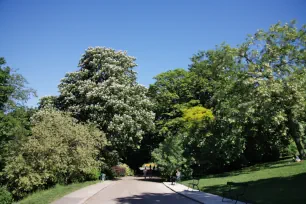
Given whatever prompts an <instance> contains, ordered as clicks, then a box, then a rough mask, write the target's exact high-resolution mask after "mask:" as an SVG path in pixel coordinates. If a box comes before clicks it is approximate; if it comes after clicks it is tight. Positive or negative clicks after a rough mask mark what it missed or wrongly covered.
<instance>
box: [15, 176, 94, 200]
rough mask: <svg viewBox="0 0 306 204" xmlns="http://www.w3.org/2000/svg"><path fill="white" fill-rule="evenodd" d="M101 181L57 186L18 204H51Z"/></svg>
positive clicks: (36, 193)
mask: <svg viewBox="0 0 306 204" xmlns="http://www.w3.org/2000/svg"><path fill="white" fill-rule="evenodd" d="M98 182H99V181H87V182H84V183H74V184H70V185H67V186H62V185H56V186H55V187H54V188H50V189H47V190H43V191H38V192H35V193H33V194H31V195H29V196H28V197H26V198H24V199H23V200H21V201H19V202H17V204H47V203H51V202H53V201H55V200H57V199H59V198H61V197H63V196H64V195H67V194H69V193H71V192H73V191H76V190H78V189H80V188H83V187H86V186H89V185H92V184H95V183H98Z"/></svg>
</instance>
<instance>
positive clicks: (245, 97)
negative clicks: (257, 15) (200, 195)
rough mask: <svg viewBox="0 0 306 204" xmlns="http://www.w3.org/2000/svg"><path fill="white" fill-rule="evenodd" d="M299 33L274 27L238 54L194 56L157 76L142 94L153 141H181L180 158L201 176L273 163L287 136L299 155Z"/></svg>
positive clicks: (224, 50) (228, 50)
mask: <svg viewBox="0 0 306 204" xmlns="http://www.w3.org/2000/svg"><path fill="white" fill-rule="evenodd" d="M305 33H306V26H303V27H301V28H299V29H298V28H296V26H295V22H291V23H290V24H285V25H281V24H280V23H278V24H276V25H272V26H271V27H270V29H269V30H268V31H263V30H259V31H258V32H256V33H255V34H254V35H253V36H250V37H249V38H248V39H247V40H246V41H245V42H244V43H243V44H242V45H240V46H238V47H237V48H232V47H230V46H229V45H226V44H221V45H220V46H217V47H216V49H215V50H208V51H201V52H199V53H197V54H196V55H194V56H193V57H192V58H191V60H192V64H191V65H190V67H189V70H188V71H186V70H183V69H176V70H171V71H168V72H165V73H162V74H159V75H158V76H157V77H156V78H155V79H156V82H155V83H154V84H153V85H151V86H150V89H149V92H150V96H151V97H152V98H153V100H154V101H155V102H156V105H155V111H156V126H157V129H158V130H159V131H158V132H157V133H156V135H157V136H155V137H159V138H160V139H159V141H162V140H163V139H164V138H167V137H168V135H177V134H182V135H184V136H183V140H182V142H183V144H184V153H183V155H184V156H185V158H188V161H192V162H191V163H189V165H192V167H193V169H194V170H195V172H196V173H200V174H203V173H204V172H207V171H225V170H230V169H235V168H240V167H242V166H244V165H250V163H256V162H264V161H273V160H277V159H279V158H280V156H281V155H283V154H284V153H285V152H288V148H287V147H288V145H289V144H290V138H292V140H293V141H294V142H295V144H296V146H297V149H298V151H299V154H300V155H301V156H303V155H304V154H305V153H304V148H305V143H306V142H305V141H306V140H305V138H306V137H305V127H306V126H305V119H306V117H305V113H306V111H305V107H306V106H305V104H306V103H305V101H306V100H305V97H306V94H305V93H306V90H305V87H306V84H305V82H306V71H305V61H306V55H305V45H306V38H305V36H306V35H305ZM205 111H210V112H211V113H209V112H206V113H208V114H209V115H210V116H209V117H207V119H208V120H205V119H204V115H205Z"/></svg>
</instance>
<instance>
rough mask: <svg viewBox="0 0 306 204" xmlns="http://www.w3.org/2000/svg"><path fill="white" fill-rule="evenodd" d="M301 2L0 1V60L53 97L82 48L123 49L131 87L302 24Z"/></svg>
mask: <svg viewBox="0 0 306 204" xmlns="http://www.w3.org/2000/svg"><path fill="white" fill-rule="evenodd" d="M305 10H306V1H304V0H286V1H285V0H256V1H251V0H214V1H212V0H211V1H208V0H184V1H183V0H151V1H149V0H137V1H136V0H125V1H124V0H108V1H104V0H99V1H98V0H97V1H92V0H86V1H85V0H27V1H25V0H0V56H1V57H4V58H5V59H6V61H7V65H8V66H10V67H11V68H13V69H15V70H17V72H18V73H20V74H22V75H23V76H24V77H25V78H26V79H27V81H28V82H29V84H28V85H27V86H29V87H31V88H34V89H35V90H36V91H37V94H38V98H31V99H30V100H29V101H28V102H27V105H28V106H36V104H37V102H38V99H39V97H43V96H48V95H58V88H57V86H58V84H59V83H60V80H61V79H62V78H63V77H64V76H65V73H67V72H73V71H76V70H78V62H79V59H80V57H81V55H82V54H83V53H84V52H85V50H86V49H87V48H88V47H95V46H105V47H111V48H113V49H116V50H126V51H127V52H128V54H129V55H131V56H134V57H136V58H137V60H136V63H137V64H138V66H137V68H136V69H135V70H136V71H137V72H138V79H137V80H138V82H139V83H140V84H143V85H145V86H147V87H148V86H149V84H152V83H154V79H153V77H154V76H156V75H157V74H160V73H162V72H165V71H168V70H171V69H175V68H188V65H189V64H190V57H192V55H193V54H195V53H197V52H198V51H200V50H209V49H214V48H215V46H216V45H219V44H221V43H222V42H226V43H228V44H230V45H232V46H236V45H238V44H241V43H242V42H243V41H244V40H245V39H246V37H247V34H254V33H255V32H256V31H257V30H258V29H268V28H269V26H270V25H272V24H275V23H277V22H278V21H281V22H283V23H285V22H290V21H291V20H292V19H295V20H297V22H298V26H301V25H302V24H306V12H305Z"/></svg>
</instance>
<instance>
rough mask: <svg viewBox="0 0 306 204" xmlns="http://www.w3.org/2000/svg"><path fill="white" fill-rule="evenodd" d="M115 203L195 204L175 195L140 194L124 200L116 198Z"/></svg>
mask: <svg viewBox="0 0 306 204" xmlns="http://www.w3.org/2000/svg"><path fill="white" fill-rule="evenodd" d="M116 203H124V204H138V203H139V204H146V203H148V204H152V203H175V204H196V203H197V202H195V201H192V200H190V199H188V198H186V197H183V196H181V195H179V194H177V193H142V194H140V195H133V196H129V197H124V198H117V199H116Z"/></svg>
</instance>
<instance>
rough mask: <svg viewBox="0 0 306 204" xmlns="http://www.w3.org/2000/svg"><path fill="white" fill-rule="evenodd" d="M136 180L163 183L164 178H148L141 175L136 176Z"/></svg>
mask: <svg viewBox="0 0 306 204" xmlns="http://www.w3.org/2000/svg"><path fill="white" fill-rule="evenodd" d="M135 180H137V181H147V182H158V183H161V182H163V181H164V180H163V179H162V178H160V177H147V178H146V179H145V178H144V177H143V176H141V177H137V178H135Z"/></svg>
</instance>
